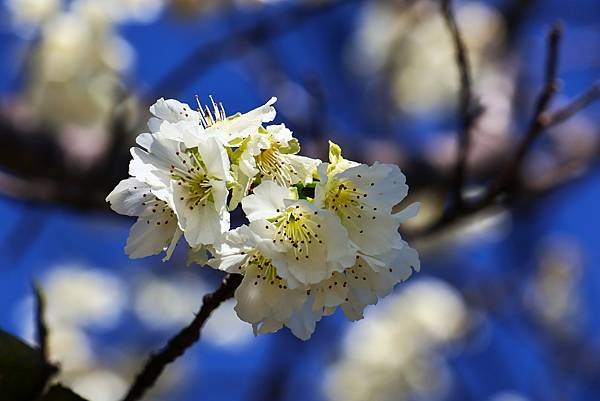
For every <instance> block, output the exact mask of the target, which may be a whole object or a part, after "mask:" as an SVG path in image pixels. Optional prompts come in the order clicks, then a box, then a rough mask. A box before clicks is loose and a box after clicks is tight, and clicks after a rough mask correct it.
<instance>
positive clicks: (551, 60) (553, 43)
mask: <svg viewBox="0 0 600 401" xmlns="http://www.w3.org/2000/svg"><path fill="white" fill-rule="evenodd" d="M561 36H562V27H561V25H560V24H559V23H555V24H554V25H553V26H552V28H551V29H550V33H549V35H548V45H547V46H548V51H547V56H546V68H545V78H544V86H543V87H542V91H541V92H540V93H539V95H538V97H537V100H536V103H535V108H534V112H533V116H532V118H531V120H530V122H529V126H528V128H527V131H526V133H525V136H524V137H523V139H522V140H521V142H520V143H519V145H518V146H517V151H516V152H515V155H514V156H513V158H512V160H511V161H510V162H509V163H508V164H507V166H506V167H505V169H504V171H503V172H502V173H501V174H500V175H499V176H498V178H497V180H496V181H495V182H493V183H492V184H491V185H490V187H489V190H488V192H487V194H486V195H485V197H484V200H483V201H484V203H490V202H492V201H493V200H494V198H495V197H496V196H498V195H499V194H500V193H501V192H502V191H504V190H506V189H511V188H512V187H513V186H514V184H515V183H516V181H517V180H518V175H519V170H520V169H521V165H522V164H523V160H524V159H525V156H526V155H527V153H528V152H529V150H530V148H531V146H532V145H533V142H534V141H535V140H536V139H537V138H538V136H539V135H540V134H541V133H542V132H543V131H544V129H545V128H547V127H548V124H547V123H545V121H546V120H547V118H543V116H544V113H545V112H546V109H547V108H548V106H549V105H550V102H551V101H552V99H553V98H554V95H555V94H556V92H557V91H558V86H559V83H558V79H557V72H558V61H559V45H560V39H561Z"/></svg>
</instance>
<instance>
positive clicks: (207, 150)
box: [130, 123, 231, 247]
mask: <svg viewBox="0 0 600 401" xmlns="http://www.w3.org/2000/svg"><path fill="white" fill-rule="evenodd" d="M164 124H170V123H163V125H164ZM138 144H140V145H141V146H142V147H143V148H145V149H142V148H133V149H132V155H133V160H132V162H131V164H130V174H131V175H133V176H134V177H137V178H139V179H140V180H143V181H144V182H147V183H148V184H149V185H151V186H153V193H154V194H155V195H156V196H157V197H158V198H160V199H161V200H163V201H165V202H167V203H168V204H169V205H172V208H173V210H174V211H175V214H176V215H177V217H178V222H179V227H180V229H181V230H182V231H183V232H184V235H185V238H186V240H187V242H188V243H189V245H190V246H191V247H197V246H198V245H201V244H213V243H215V242H216V240H217V239H218V237H219V236H220V235H221V234H222V233H224V232H226V231H227V230H228V229H229V213H228V212H227V209H226V200H227V193H228V191H227V187H226V183H227V181H230V180H231V175H230V173H229V159H228V157H227V153H226V151H225V149H224V148H223V146H222V145H221V144H220V143H219V141H218V140H216V139H215V138H214V137H199V138H198V147H196V148H186V147H185V146H184V145H183V144H182V143H181V142H178V141H174V140H171V139H166V138H163V137H162V136H161V135H160V133H157V134H142V135H140V136H139V137H138Z"/></svg>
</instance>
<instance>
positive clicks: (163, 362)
mask: <svg viewBox="0 0 600 401" xmlns="http://www.w3.org/2000/svg"><path fill="white" fill-rule="evenodd" d="M241 282H242V276H241V275H239V274H229V275H227V276H226V277H225V278H224V279H223V282H222V283H221V285H220V286H219V288H217V289H216V290H215V291H214V292H213V293H211V294H207V295H205V296H204V298H203V300H202V306H201V307H200V310H199V311H198V314H197V315H196V317H195V318H194V320H192V322H191V323H190V324H189V325H188V326H187V327H185V328H184V329H183V330H181V331H180V332H179V333H177V335H175V336H174V337H172V338H171V339H170V340H169V342H168V343H167V345H166V346H165V347H164V348H163V349H161V350H160V351H158V352H157V353H155V354H152V355H150V358H149V359H148V361H147V362H146V364H145V365H144V367H143V368H142V371H141V372H140V373H139V374H138V375H137V377H136V378H135V381H134V382H133V384H132V385H131V387H130V388H129V391H128V392H127V395H125V397H124V398H123V401H136V400H139V399H141V398H142V396H143V395H144V393H145V392H146V391H147V390H148V389H150V388H151V387H152V386H153V385H154V383H156V380H157V379H158V377H159V376H160V375H161V373H162V372H163V370H164V369H165V368H166V366H167V365H168V364H170V363H171V362H173V361H175V360H176V359H177V358H179V357H180V356H181V355H183V353H184V352H185V351H186V350H187V349H188V348H189V347H191V346H192V345H193V344H194V343H195V342H196V341H198V340H199V339H200V331H201V329H202V326H203V325H204V323H205V322H206V320H207V319H208V317H209V316H210V314H211V313H212V311H213V310H215V309H217V307H218V306H219V305H220V304H221V303H222V302H223V301H226V300H227V299H229V298H231V297H233V293H234V291H235V289H236V288H237V287H238V286H239V285H240V283H241Z"/></svg>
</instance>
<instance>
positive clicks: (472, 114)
mask: <svg viewBox="0 0 600 401" xmlns="http://www.w3.org/2000/svg"><path fill="white" fill-rule="evenodd" d="M440 6H441V11H442V15H443V16H444V20H445V22H446V25H447V26H448V30H449V31H450V36H451V37H452V43H453V44H454V49H455V50H454V51H455V57H456V66H457V68H458V73H459V77H460V91H459V98H460V101H459V105H460V106H459V107H460V114H459V118H460V130H459V132H458V135H459V138H458V155H457V161H456V170H455V172H454V183H453V194H452V196H453V199H452V202H453V203H452V207H453V208H455V209H458V210H460V209H462V207H463V202H464V199H463V186H464V182H465V175H466V169H467V158H468V155H469V150H470V148H471V135H472V132H471V131H472V129H473V124H474V123H475V120H476V119H477V117H478V116H479V114H481V113H482V112H483V108H482V106H481V104H480V103H479V100H478V99H477V98H476V96H475V94H474V93H473V80H472V78H471V65H470V62H469V55H468V54H467V49H466V47H465V44H464V42H463V38H462V34H461V32H460V29H459V27H458V24H457V22H456V18H455V17H454V10H453V9H452V0H441V1H440Z"/></svg>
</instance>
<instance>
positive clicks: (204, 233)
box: [171, 184, 229, 247]
mask: <svg viewBox="0 0 600 401" xmlns="http://www.w3.org/2000/svg"><path fill="white" fill-rule="evenodd" d="M171 188H172V191H173V202H174V210H175V213H177V217H178V219H179V227H180V228H181V230H183V233H184V236H185V239H186V240H187V242H188V244H190V246H192V247H196V246H198V245H201V244H205V245H208V244H214V243H215V242H216V241H217V240H218V239H219V237H220V236H221V234H222V233H223V232H225V231H227V230H228V229H229V227H228V225H229V213H227V212H225V213H223V214H220V213H219V212H217V211H216V210H215V208H214V205H212V204H211V203H212V202H208V203H205V204H204V206H202V205H200V204H199V205H196V204H194V202H193V200H192V201H190V200H189V199H188V197H189V193H188V191H187V189H186V188H185V186H184V185H176V184H172V186H171ZM182 198H183V199H182ZM222 220H226V221H222ZM225 226H227V227H226V228H225Z"/></svg>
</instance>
